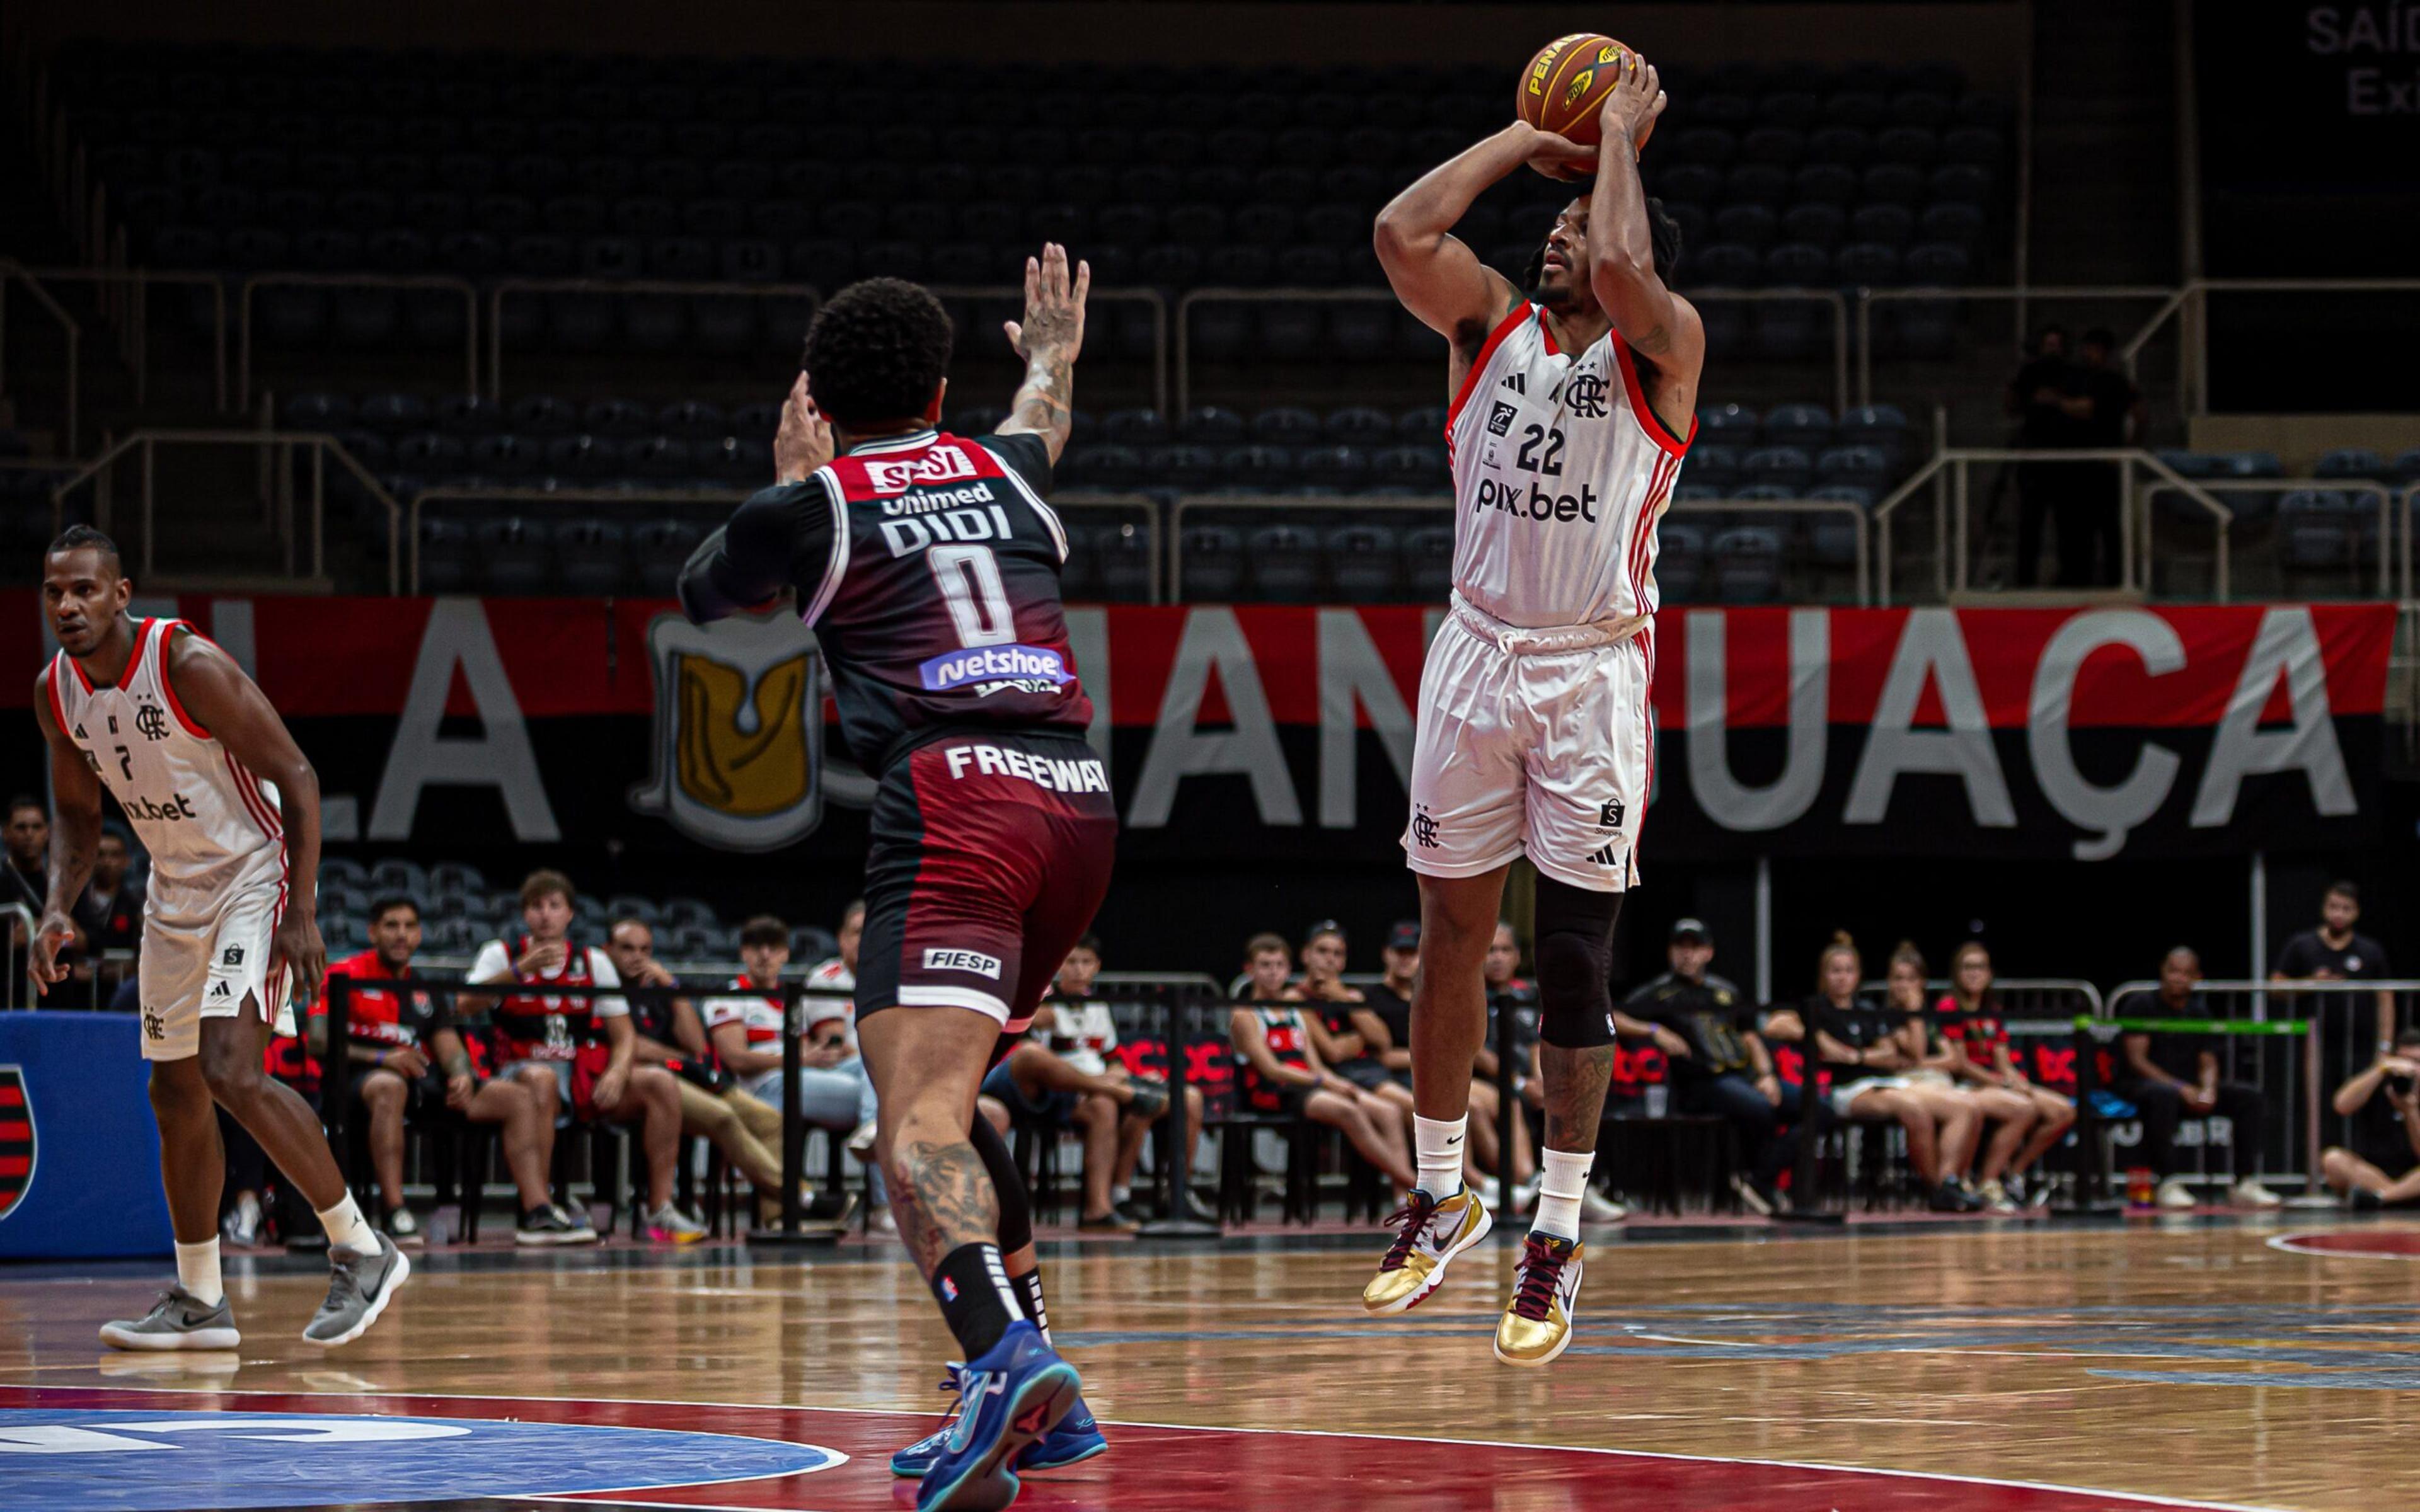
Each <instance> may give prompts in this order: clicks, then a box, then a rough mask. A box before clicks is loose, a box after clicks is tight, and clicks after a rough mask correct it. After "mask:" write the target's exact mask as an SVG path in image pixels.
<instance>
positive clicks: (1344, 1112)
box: [1227, 934, 1419, 1193]
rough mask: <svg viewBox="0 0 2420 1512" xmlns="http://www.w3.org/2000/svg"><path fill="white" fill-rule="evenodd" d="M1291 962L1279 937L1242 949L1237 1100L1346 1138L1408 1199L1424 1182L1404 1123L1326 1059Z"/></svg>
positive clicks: (1321, 1034)
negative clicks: (1416, 1169)
mask: <svg viewBox="0 0 2420 1512" xmlns="http://www.w3.org/2000/svg"><path fill="white" fill-rule="evenodd" d="M1292 954H1293V952H1292V951H1290V950H1289V949H1287V948H1286V942H1285V936H1283V935H1281V934H1255V935H1253V936H1252V938H1251V939H1250V940H1249V942H1247V943H1246V945H1245V947H1244V971H1245V977H1246V981H1245V986H1244V991H1243V994H1242V995H1241V1000H1240V1001H1239V1002H1238V1003H1237V1004H1236V1006H1235V1010H1234V1011H1233V1012H1232V1013H1230V1014H1229V1015H1228V1018H1227V1035H1228V1039H1229V1040H1230V1041H1232V1042H1233V1045H1234V1052H1235V1081H1236V1092H1237V1094H1238V1095H1239V1096H1240V1097H1241V1098H1242V1100H1243V1103H1244V1105H1245V1106H1246V1107H1249V1108H1250V1109H1251V1110H1252V1111H1253V1112H1255V1113H1270V1114H1280V1115H1283V1116H1286V1117H1289V1118H1306V1119H1311V1121H1312V1122H1313V1123H1324V1124H1326V1125H1327V1126H1328V1127H1330V1128H1332V1129H1337V1130H1341V1131H1342V1133H1343V1134H1344V1137H1345V1138H1347V1139H1349V1140H1351V1141H1352V1143H1353V1148H1354V1149H1357V1150H1359V1151H1360V1152H1361V1158H1362V1159H1363V1160H1366V1161H1368V1162H1369V1163H1370V1164H1371V1165H1375V1166H1376V1167H1378V1169H1379V1170H1380V1171H1382V1172H1384V1173H1385V1174H1386V1177H1387V1180H1389V1181H1392V1182H1393V1183H1394V1184H1395V1190H1396V1191H1397V1192H1398V1193H1403V1192H1408V1191H1410V1190H1411V1189H1412V1187H1413V1185H1414V1184H1415V1183H1416V1182H1417V1181H1418V1180H1419V1178H1418V1177H1417V1176H1415V1175H1414V1173H1413V1171H1412V1164H1411V1161H1410V1159H1409V1158H1408V1153H1407V1152H1408V1150H1409V1149H1410V1146H1409V1145H1407V1144H1406V1143H1405V1142H1404V1120H1403V1117H1402V1115H1401V1114H1399V1113H1397V1112H1396V1110H1395V1105H1394V1104H1393V1103H1387V1102H1384V1101H1382V1100H1380V1099H1378V1098H1376V1097H1373V1096H1372V1095H1371V1094H1369V1093H1367V1092H1364V1091H1363V1090H1361V1088H1357V1087H1356V1086H1354V1085H1353V1084H1352V1083H1351V1082H1348V1081H1346V1080H1345V1079H1344V1078H1343V1077H1342V1076H1339V1075H1337V1074H1336V1073H1335V1072H1332V1071H1329V1070H1328V1069H1327V1066H1326V1062H1325V1061H1323V1060H1322V1059H1321V1058H1320V1056H1319V1048H1318V1041H1320V1040H1321V1039H1323V1038H1325V1036H1326V1030H1325V1029H1324V1028H1323V1027H1322V1026H1320V1023H1319V1020H1318V1019H1317V1018H1316V1017H1306V1016H1305V1014H1304V1013H1303V1011H1302V1007H1301V1004H1302V994H1301V993H1299V992H1297V991H1296V990H1295V988H1294V987H1292V986H1290V985H1288V983H1287V979H1288V978H1289V977H1291V976H1293V974H1294V963H1293V960H1292Z"/></svg>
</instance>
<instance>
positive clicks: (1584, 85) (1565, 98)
mask: <svg viewBox="0 0 2420 1512" xmlns="http://www.w3.org/2000/svg"><path fill="white" fill-rule="evenodd" d="M1628 51H1629V49H1628V48H1626V47H1623V46H1622V45H1621V43H1620V42H1617V41H1615V40H1614V39H1612V38H1610V37H1606V36H1604V35H1602V34H1600V33H1597V32H1575V33H1573V34H1572V35H1571V36H1569V37H1558V38H1556V39H1554V40H1553V41H1551V42H1548V43H1547V44H1546V45H1545V46H1544V47H1542V48H1540V49H1538V55H1537V56H1536V57H1533V58H1531V59H1530V60H1529V66H1528V68H1526V69H1522V70H1521V83H1520V85H1519V87H1518V89H1517V90H1516V91H1515V92H1514V95H1513V106H1514V109H1515V110H1516V111H1517V112H1518V113H1519V115H1520V116H1521V118H1522V119H1523V120H1525V121H1527V122H1528V123H1529V124H1530V125H1531V126H1534V127H1537V128H1538V129H1539V130H1540V131H1552V132H1554V133H1555V134H1556V135H1558V136H1561V137H1565V138H1568V139H1569V140H1571V141H1573V142H1575V143H1577V144H1579V145H1580V146H1581V147H1594V146H1596V144H1597V141H1598V139H1599V138H1600V137H1601V136H1602V135H1603V133H1602V132H1600V131H1598V130H1597V112H1598V111H1599V110H1600V109H1602V108H1603V107H1604V105H1605V97H1606V95H1607V94H1609V93H1610V92H1612V89H1613V86H1614V85H1615V84H1617V83H1618V82H1620V80H1621V59H1622V54H1625V53H1627V52H1628Z"/></svg>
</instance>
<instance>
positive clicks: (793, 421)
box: [773, 373, 832, 483]
mask: <svg viewBox="0 0 2420 1512" xmlns="http://www.w3.org/2000/svg"><path fill="white" fill-rule="evenodd" d="M831 459H832V434H831V422H830V421H828V420H826V419H825V418H824V416H823V411H822V410H820V409H816V408H815V401H814V394H813V393H811V392H810V391H809V388H808V384H807V375H806V374H804V373H800V374H799V378H798V381H797V382H795V383H792V384H791V385H790V396H789V397H788V398H787V399H785V400H783V403H782V423H781V424H780V425H778V426H776V427H775V429H774V431H773V481H774V482H776V483H804V482H805V481H806V480H807V479H808V478H809V477H811V476H813V475H814V471H815V469H817V468H819V467H822V466H823V465H824V464H825V463H827V462H829V461H830V460H831Z"/></svg>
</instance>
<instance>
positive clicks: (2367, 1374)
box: [2085, 1368, 2420, 1391]
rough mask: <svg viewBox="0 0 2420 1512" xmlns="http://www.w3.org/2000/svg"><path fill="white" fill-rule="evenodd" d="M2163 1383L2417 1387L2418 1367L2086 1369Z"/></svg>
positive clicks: (2360, 1388)
mask: <svg viewBox="0 0 2420 1512" xmlns="http://www.w3.org/2000/svg"><path fill="white" fill-rule="evenodd" d="M2085 1374H2086V1375H2091V1376H2106V1377H2108V1378H2109V1379H2110V1380H2112V1381H2150V1382H2152V1383H2153V1384H2155V1385H2162V1386H2171V1385H2173V1386H2294V1387H2298V1388H2300V1389H2303V1390H2305V1391H2420V1370H2413V1369H2409V1368H2406V1369H2401V1370H2304V1371H2277V1370H2242V1371H2235V1372H2232V1373H2230V1372H2227V1371H2224V1370H2087V1371H2086V1372H2085Z"/></svg>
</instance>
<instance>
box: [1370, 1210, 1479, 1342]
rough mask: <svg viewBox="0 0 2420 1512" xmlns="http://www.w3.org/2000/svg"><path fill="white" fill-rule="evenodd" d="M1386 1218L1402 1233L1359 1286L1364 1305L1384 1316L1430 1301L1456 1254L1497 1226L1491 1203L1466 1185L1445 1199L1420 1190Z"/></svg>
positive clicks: (1408, 1309)
mask: <svg viewBox="0 0 2420 1512" xmlns="http://www.w3.org/2000/svg"><path fill="white" fill-rule="evenodd" d="M1387 1222H1388V1224H1389V1225H1390V1226H1398V1227H1401V1228H1402V1229H1403V1232H1402V1233H1399V1234H1397V1235H1396V1236H1395V1242H1393V1243H1392V1244H1389V1245H1388V1246H1387V1255H1386V1257H1385V1258H1384V1259H1382V1260H1380V1261H1379V1262H1378V1273H1377V1274H1376V1275H1374V1276H1372V1277H1371V1278H1370V1284H1369V1285H1368V1286H1366V1287H1364V1288H1361V1305H1362V1306H1364V1307H1367V1308H1368V1309H1370V1311H1372V1312H1373V1313H1376V1314H1378V1315H1380V1316H1381V1317H1384V1316H1385V1315H1387V1314H1388V1313H1401V1312H1409V1311H1410V1310H1411V1309H1413V1308H1415V1307H1417V1306H1419V1304H1421V1303H1423V1302H1426V1301H1427V1300H1428V1296H1429V1293H1430V1292H1432V1291H1435V1289H1436V1288H1437V1287H1438V1286H1439V1284H1441V1283H1442V1282H1443V1281H1444V1280H1445V1268H1446V1266H1447V1265H1448V1264H1450V1262H1451V1261H1452V1259H1453V1257H1455V1256H1457V1255H1459V1254H1461V1253H1462V1252H1463V1251H1464V1250H1466V1249H1468V1248H1470V1246H1471V1245H1473V1244H1476V1243H1478V1242H1480V1241H1481V1240H1482V1239H1485V1238H1486V1237H1487V1231H1488V1230H1489V1229H1490V1228H1493V1227H1496V1220H1495V1219H1494V1218H1493V1217H1491V1216H1489V1214H1488V1211H1487V1204H1486V1203H1484V1202H1481V1201H1480V1200H1479V1194H1478V1193H1476V1192H1473V1191H1472V1190H1470V1188H1468V1187H1464V1188H1463V1189H1462V1190H1461V1191H1460V1192H1457V1193H1455V1194H1454V1195H1453V1196H1450V1197H1448V1198H1446V1199H1445V1200H1444V1201H1443V1202H1439V1201H1437V1200H1436V1199H1435V1197H1432V1196H1429V1195H1428V1194H1427V1193H1425V1192H1417V1191H1416V1192H1414V1193H1413V1194H1412V1195H1411V1196H1410V1198H1409V1199H1408V1200H1407V1201H1405V1203H1404V1206H1403V1207H1401V1208H1398V1209H1397V1210H1395V1212H1394V1215H1393V1216H1392V1217H1390V1218H1388V1220H1387Z"/></svg>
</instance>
